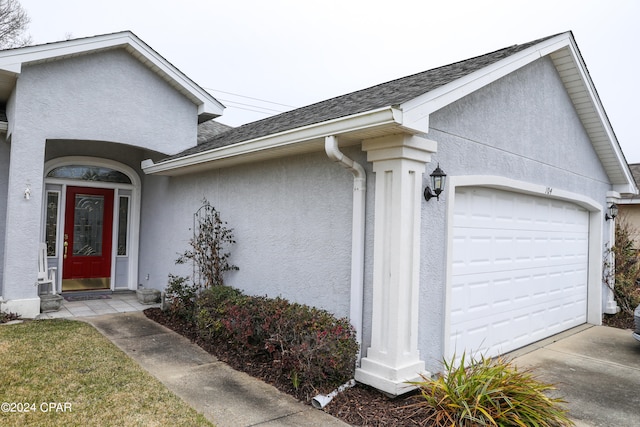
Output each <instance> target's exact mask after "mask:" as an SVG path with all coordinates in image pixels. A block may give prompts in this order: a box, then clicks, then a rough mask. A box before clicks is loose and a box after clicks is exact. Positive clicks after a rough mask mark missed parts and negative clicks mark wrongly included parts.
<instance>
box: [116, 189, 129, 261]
mask: <svg viewBox="0 0 640 427" xmlns="http://www.w3.org/2000/svg"><path fill="white" fill-rule="evenodd" d="M118 206H119V207H118V255H120V256H126V255H127V234H128V231H129V196H120V203H119V205H118Z"/></svg>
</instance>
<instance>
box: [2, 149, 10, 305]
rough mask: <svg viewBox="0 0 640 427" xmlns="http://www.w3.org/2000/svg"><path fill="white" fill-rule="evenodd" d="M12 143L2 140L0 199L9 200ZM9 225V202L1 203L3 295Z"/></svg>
mask: <svg viewBox="0 0 640 427" xmlns="http://www.w3.org/2000/svg"><path fill="white" fill-rule="evenodd" d="M9 148H10V145H9V143H8V142H6V141H2V142H0V200H7V186H8V184H9V183H8V181H9V177H8V173H9V154H10V150H9ZM6 225H7V204H6V203H0V295H2V272H3V270H4V235H5V228H6Z"/></svg>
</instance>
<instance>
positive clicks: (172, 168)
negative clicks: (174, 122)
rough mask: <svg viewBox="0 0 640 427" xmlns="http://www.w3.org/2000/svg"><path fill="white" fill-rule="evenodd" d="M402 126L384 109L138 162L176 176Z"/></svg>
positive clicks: (397, 113) (389, 109)
mask: <svg viewBox="0 0 640 427" xmlns="http://www.w3.org/2000/svg"><path fill="white" fill-rule="evenodd" d="M389 124H393V125H402V112H401V111H400V110H398V109H397V108H393V107H384V108H380V109H377V110H372V111H367V112H365V113H360V114H355V115H352V116H347V117H342V118H338V119H334V120H329V121H326V122H321V123H316V124H312V125H308V126H304V127H301V128H296V129H291V130H287V131H284V132H280V133H276V134H272V135H267V136H264V137H260V138H255V139H251V140H248V141H243V142H239V143H236V144H231V145H226V146H223V147H218V148H213V149H211V150H207V151H203V152H199V153H195V154H191V155H187V156H184V157H179V158H176V159H171V160H167V161H163V162H160V163H157V164H156V163H154V162H153V161H152V160H150V159H147V160H144V161H143V162H142V170H143V171H144V173H146V174H148V175H152V174H159V175H162V174H166V175H179V174H180V173H181V172H180V171H179V170H180V169H185V168H189V167H191V166H196V165H201V164H204V163H210V162H216V161H219V160H224V159H229V158H234V157H236V158H237V157H240V156H246V155H249V154H253V153H257V152H262V151H267V150H273V149H278V148H283V147H286V146H291V145H294V144H304V143H305V142H309V141H313V140H315V139H318V138H324V137H326V136H331V135H336V136H337V135H340V134H342V133H345V132H354V131H358V130H363V129H368V128H372V127H378V126H383V125H389Z"/></svg>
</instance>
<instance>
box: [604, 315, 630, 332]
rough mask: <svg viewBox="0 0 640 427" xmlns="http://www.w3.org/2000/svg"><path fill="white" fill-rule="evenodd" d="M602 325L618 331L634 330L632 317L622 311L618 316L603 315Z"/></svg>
mask: <svg viewBox="0 0 640 427" xmlns="http://www.w3.org/2000/svg"><path fill="white" fill-rule="evenodd" d="M602 324H603V325H605V326H611V327H612V328H619V329H634V327H635V326H634V324H633V316H631V315H629V314H627V313H625V312H622V311H621V312H620V313H618V314H605V315H604V318H603V319H602Z"/></svg>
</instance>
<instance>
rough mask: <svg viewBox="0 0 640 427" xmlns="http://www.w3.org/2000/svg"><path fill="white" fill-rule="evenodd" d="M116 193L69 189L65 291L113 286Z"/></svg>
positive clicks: (66, 217)
mask: <svg viewBox="0 0 640 427" xmlns="http://www.w3.org/2000/svg"><path fill="white" fill-rule="evenodd" d="M112 229H113V190H112V189H106V188H86V187H67V197H66V206H65V219H64V242H63V252H62V254H63V255H62V257H63V262H62V266H63V270H62V290H63V291H74V290H88V289H109V288H110V287H111V280H110V279H111V238H112V233H111V232H112Z"/></svg>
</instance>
